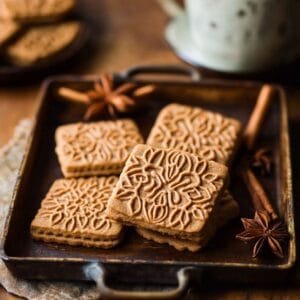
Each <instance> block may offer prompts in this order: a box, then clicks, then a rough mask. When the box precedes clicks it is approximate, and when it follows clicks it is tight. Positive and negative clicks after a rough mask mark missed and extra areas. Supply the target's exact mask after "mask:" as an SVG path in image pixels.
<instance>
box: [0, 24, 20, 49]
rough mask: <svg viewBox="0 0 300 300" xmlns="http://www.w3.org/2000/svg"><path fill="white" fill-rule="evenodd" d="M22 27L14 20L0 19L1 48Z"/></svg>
mask: <svg viewBox="0 0 300 300" xmlns="http://www.w3.org/2000/svg"><path fill="white" fill-rule="evenodd" d="M20 29H21V26H20V25H19V24H18V23H16V22H14V21H10V20H7V21H4V20H0V49H1V46H3V45H4V44H6V43H7V42H8V41H9V40H11V39H12V38H13V37H14V36H15V35H16V34H17V33H18V32H19V31H20Z"/></svg>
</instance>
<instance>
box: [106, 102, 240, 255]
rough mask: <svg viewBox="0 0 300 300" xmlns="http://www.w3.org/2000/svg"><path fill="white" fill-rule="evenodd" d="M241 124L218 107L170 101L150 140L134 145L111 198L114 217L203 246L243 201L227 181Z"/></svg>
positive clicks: (148, 234)
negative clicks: (232, 192)
mask: <svg viewBox="0 0 300 300" xmlns="http://www.w3.org/2000/svg"><path fill="white" fill-rule="evenodd" d="M240 133H241V124H240V123H239V122H238V121H236V120H234V119H231V118H226V117H224V116H222V115H220V114H218V113H212V112H209V111H205V110H203V109H200V108H195V107H190V106H185V105H179V104H171V105H168V106H167V107H165V108H164V109H163V110H162V111H161V113H160V114H159V116H158V118H157V121H156V123H155V125H154V127H153V128H152V131H151V133H150V135H149V137H148V140H147V144H148V146H137V147H135V148H134V150H133V152H132V154H131V156H130V158H129V159H128V161H127V163H126V166H125V168H124V170H123V172H122V174H121V177H120V180H119V181H118V184H117V186H116V188H115V189H114V191H113V195H112V197H111V198H110V200H109V206H108V215H109V217H110V218H113V219H115V220H118V221H120V222H123V223H125V224H130V225H133V226H135V227H137V232H138V233H139V234H140V235H142V236H143V237H144V238H146V239H151V240H154V241H156V242H159V243H168V244H170V245H172V246H174V247H175V248H176V249H178V250H184V249H188V250H190V251H197V250H199V249H201V248H202V247H203V246H205V244H206V243H207V242H208V240H209V239H210V238H211V237H212V236H213V235H214V233H215V231H216V230H217V229H218V228H219V227H220V226H222V225H224V224H225V223H227V221H228V220H230V219H232V218H233V217H235V216H236V215H237V214H238V212H239V207H238V205H237V203H236V201H235V200H234V199H233V197H232V196H231V195H230V193H229V192H228V191H227V190H226V189H225V188H226V185H227V177H228V169H227V167H226V166H225V164H227V165H228V164H229V163H230V161H231V160H232V158H233V155H234V153H235V151H236V149H237V146H238V141H239V136H240Z"/></svg>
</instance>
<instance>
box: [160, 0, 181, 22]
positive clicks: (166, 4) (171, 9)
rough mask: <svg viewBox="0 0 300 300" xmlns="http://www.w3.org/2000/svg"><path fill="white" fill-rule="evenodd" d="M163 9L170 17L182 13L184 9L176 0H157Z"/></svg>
mask: <svg viewBox="0 0 300 300" xmlns="http://www.w3.org/2000/svg"><path fill="white" fill-rule="evenodd" d="M157 2H158V4H159V5H160V7H161V8H162V9H163V11H164V12H165V13H166V14H167V15H168V16H169V17H171V18H175V17H177V16H178V15H180V14H182V13H184V9H183V8H182V7H181V6H180V5H179V4H178V3H177V2H176V0H157Z"/></svg>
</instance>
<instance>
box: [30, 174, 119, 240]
mask: <svg viewBox="0 0 300 300" xmlns="http://www.w3.org/2000/svg"><path fill="white" fill-rule="evenodd" d="M116 182H117V177H115V176H110V177H102V178H96V177H91V178H87V179H85V178H79V179H59V180H56V181H55V182H54V184H53V185H52V187H51V188H50V190H49V192H48V194H47V195H46V197H45V199H44V200H43V201H42V204H41V208H40V209H39V211H38V214H37V215H36V217H35V219H34V220H33V222H32V225H31V228H32V231H33V232H35V231H38V232H39V231H41V232H42V233H48V232H52V233H56V234H57V233H59V232H61V233H63V234H64V235H69V236H70V237H74V236H76V237H78V236H79V237H80V236H85V235H87V236H90V237H95V238H97V237H101V238H107V239H110V238H116V237H117V236H118V235H119V233H120V231H121V225H120V224H119V223H117V222H116V221H114V220H110V219H109V218H107V216H106V214H105V210H106V206H107V201H108V198H109V197H110V195H111V192H112V189H113V187H114V185H115V184H116Z"/></svg>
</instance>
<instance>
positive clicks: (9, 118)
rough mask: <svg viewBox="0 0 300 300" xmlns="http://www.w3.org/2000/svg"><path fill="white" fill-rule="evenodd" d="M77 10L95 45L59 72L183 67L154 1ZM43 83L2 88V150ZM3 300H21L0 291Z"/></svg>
mask: <svg viewBox="0 0 300 300" xmlns="http://www.w3.org/2000/svg"><path fill="white" fill-rule="evenodd" d="M79 11H80V12H81V14H82V15H83V16H84V17H85V18H87V20H88V22H89V23H90V26H91V28H92V38H91V41H90V42H89V45H88V46H87V47H86V48H85V50H84V51H83V52H82V53H81V54H80V55H79V57H78V58H77V59H76V60H73V61H72V63H71V64H69V65H67V66H62V67H61V68H59V70H56V73H57V72H59V73H77V74H86V73H101V72H102V71H108V72H112V71H120V70H122V69H125V68H128V67H130V66H132V65H136V64H173V63H176V64H178V63H181V62H180V60H179V59H178V58H177V57H176V56H175V55H174V54H173V52H172V51H171V50H170V48H169V47H168V45H167V43H166V42H165V40H164V36H163V31H164V27H165V25H166V23H167V21H168V17H167V16H166V15H165V14H164V13H163V12H162V11H161V9H160V7H159V6H158V4H157V2H156V1H149V0H126V1H120V0H105V1H104V0H102V1H98V0H86V1H84V2H83V1H81V3H80V10H79ZM42 79H43V78H39V79H38V80H35V81H34V82H31V83H28V84H26V85H24V84H23V83H22V82H18V83H16V84H14V85H11V86H5V87H0V128H1V130H0V146H1V145H4V144H5V143H6V142H7V141H8V140H9V138H10V137H11V135H12V133H13V130H14V127H15V126H16V124H17V123H18V122H19V121H20V120H21V119H22V118H28V117H33V116H34V114H35V111H36V108H37V101H36V96H37V93H38V89H39V86H40V83H41V81H42ZM299 94H300V93H299V92H298V91H297V90H296V89H295V88H294V89H293V90H290V93H289V98H290V99H296V98H298V96H299ZM289 105H290V107H291V108H292V109H291V111H292V114H291V120H292V123H291V124H292V136H293V135H296V134H297V132H300V131H298V128H300V125H299V124H300V122H298V121H297V120H299V119H300V116H299V115H300V110H299V109H298V108H299V104H297V101H296V100H295V101H294V100H290V101H289ZM297 109H298V111H299V113H298V111H297ZM296 144H297V143H295V148H294V151H293V152H295V153H297V151H298V150H300V149H299V148H300V146H297V145H296ZM298 155H299V151H298ZM297 161H298V160H297ZM297 161H296V163H297ZM293 165H294V166H295V164H293ZM298 165H299V164H298ZM295 173H297V170H295ZM296 175H298V174H296ZM296 177H297V178H299V177H300V176H296ZM298 195H299V193H297V196H298ZM199 295H201V298H202V297H203V298H210V299H245V298H247V299H273V298H275V299H281V298H283V297H285V296H287V297H288V299H294V298H299V297H300V288H297V287H293V286H289V287H269V288H265V289H261V288H252V289H251V288H248V289H245V288H238V287H227V288H224V287H223V288H218V287H216V288H214V289H213V290H212V289H210V290H201V291H197V290H194V291H192V292H191V293H190V295H189V297H188V298H189V299H198V298H199ZM0 299H10V300H11V299H17V298H16V297H14V296H11V295H9V294H8V293H6V292H5V291H4V290H3V289H2V288H0Z"/></svg>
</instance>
